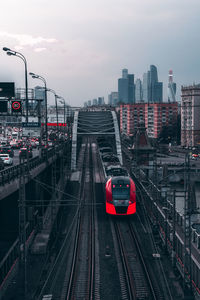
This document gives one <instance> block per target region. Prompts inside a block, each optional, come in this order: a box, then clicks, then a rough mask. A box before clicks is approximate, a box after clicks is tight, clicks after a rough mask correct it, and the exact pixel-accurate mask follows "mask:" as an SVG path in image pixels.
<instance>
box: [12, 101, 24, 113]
mask: <svg viewBox="0 0 200 300" xmlns="http://www.w3.org/2000/svg"><path fill="white" fill-rule="evenodd" d="M11 103H12V104H11V106H12V112H17V113H21V112H22V103H21V100H14V101H12V102H11Z"/></svg>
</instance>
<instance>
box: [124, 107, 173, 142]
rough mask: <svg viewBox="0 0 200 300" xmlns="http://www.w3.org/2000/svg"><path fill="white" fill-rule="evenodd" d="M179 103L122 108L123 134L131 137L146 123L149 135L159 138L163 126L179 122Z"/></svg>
mask: <svg viewBox="0 0 200 300" xmlns="http://www.w3.org/2000/svg"><path fill="white" fill-rule="evenodd" d="M177 115H178V103H177V102H174V103H163V102H162V103H137V104H122V105H121V106H120V130H121V133H123V134H126V135H128V136H131V135H133V134H134V133H135V131H136V130H137V128H138V124H139V122H141V121H143V122H145V127H146V128H147V134H148V136H149V137H151V138H155V139H156V138H158V137H159V134H160V132H161V130H162V128H163V126H168V125H170V124H171V125H172V124H174V123H175V122H176V121H177Z"/></svg>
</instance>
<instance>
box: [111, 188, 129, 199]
mask: <svg viewBox="0 0 200 300" xmlns="http://www.w3.org/2000/svg"><path fill="white" fill-rule="evenodd" d="M112 195H113V200H125V199H129V198H130V187H129V185H128V186H125V187H124V186H123V187H122V186H121V187H120V186H115V185H113V187H112Z"/></svg>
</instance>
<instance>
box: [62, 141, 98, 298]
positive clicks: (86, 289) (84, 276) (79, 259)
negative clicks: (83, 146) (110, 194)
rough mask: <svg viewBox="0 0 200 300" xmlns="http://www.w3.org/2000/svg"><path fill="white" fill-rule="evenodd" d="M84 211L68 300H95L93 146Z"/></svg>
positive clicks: (88, 162)
mask: <svg viewBox="0 0 200 300" xmlns="http://www.w3.org/2000/svg"><path fill="white" fill-rule="evenodd" d="M85 164H86V170H85V180H84V187H83V196H82V198H83V199H82V202H83V204H82V209H81V211H80V218H79V222H78V223H79V224H78V226H77V231H76V239H75V240H76V243H75V246H74V255H73V260H72V266H71V275H70V281H69V285H68V289H67V295H66V298H63V299H66V300H71V299H88V300H89V299H91V300H92V299H94V287H95V276H94V274H95V230H94V228H95V222H94V219H95V216H94V205H93V199H94V198H95V196H94V188H93V174H92V168H93V163H92V159H91V145H90V144H88V151H87V156H86V161H85ZM88 204H89V205H88Z"/></svg>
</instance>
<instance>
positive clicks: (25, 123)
mask: <svg viewBox="0 0 200 300" xmlns="http://www.w3.org/2000/svg"><path fill="white" fill-rule="evenodd" d="M22 127H28V128H30V127H34V128H35V127H36V128H37V127H41V124H40V123H39V122H28V123H27V122H22Z"/></svg>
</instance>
